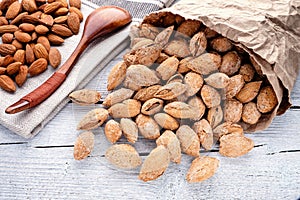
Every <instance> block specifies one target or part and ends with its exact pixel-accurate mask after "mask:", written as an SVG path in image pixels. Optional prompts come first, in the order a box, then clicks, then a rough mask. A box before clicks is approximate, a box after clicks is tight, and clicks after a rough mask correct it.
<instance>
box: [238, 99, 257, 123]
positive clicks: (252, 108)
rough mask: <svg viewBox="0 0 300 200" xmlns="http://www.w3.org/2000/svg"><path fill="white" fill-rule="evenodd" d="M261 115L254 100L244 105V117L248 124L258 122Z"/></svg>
mask: <svg viewBox="0 0 300 200" xmlns="http://www.w3.org/2000/svg"><path fill="white" fill-rule="evenodd" d="M260 117H261V113H260V112H259V110H258V109H257V106H256V104H255V103H254V102H249V103H247V104H245V105H244V107H243V112H242V119H243V121H244V122H246V123H248V124H256V123H257V122H258V120H259V118H260Z"/></svg>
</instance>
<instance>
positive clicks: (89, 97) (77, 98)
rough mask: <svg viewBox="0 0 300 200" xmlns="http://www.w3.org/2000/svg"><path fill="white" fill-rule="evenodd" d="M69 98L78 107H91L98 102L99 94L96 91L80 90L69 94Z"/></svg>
mask: <svg viewBox="0 0 300 200" xmlns="http://www.w3.org/2000/svg"><path fill="white" fill-rule="evenodd" d="M69 98H70V99H71V100H72V102H74V103H76V104H79V105H91V104H95V103H97V102H98V101H99V100H100V98H101V94H100V92H98V91H96V90H89V89H82V90H76V91H74V92H72V93H71V94H69Z"/></svg>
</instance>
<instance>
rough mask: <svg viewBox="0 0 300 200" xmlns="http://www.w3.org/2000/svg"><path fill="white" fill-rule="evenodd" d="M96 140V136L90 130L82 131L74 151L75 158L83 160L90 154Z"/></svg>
mask: <svg viewBox="0 0 300 200" xmlns="http://www.w3.org/2000/svg"><path fill="white" fill-rule="evenodd" d="M94 140H95V136H94V134H93V133H92V132H90V131H87V132H84V133H81V134H80V135H79V136H78V137H77V139H76V142H75V145H74V153H73V154H74V158H75V160H82V159H84V158H86V157H88V155H90V153H91V152H92V150H93V148H94V143H95V142H94Z"/></svg>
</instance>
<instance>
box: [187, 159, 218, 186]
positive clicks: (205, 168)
mask: <svg viewBox="0 0 300 200" xmlns="http://www.w3.org/2000/svg"><path fill="white" fill-rule="evenodd" d="M219 163H220V162H219V160H218V159H216V158H212V157H208V156H202V157H198V158H195V159H194V160H193V162H192V164H191V166H190V169H189V170H188V172H187V174H186V180H187V181H188V182H189V183H197V182H201V181H204V180H207V179H209V178H210V177H212V176H213V175H214V174H215V173H216V171H217V169H218V167H219Z"/></svg>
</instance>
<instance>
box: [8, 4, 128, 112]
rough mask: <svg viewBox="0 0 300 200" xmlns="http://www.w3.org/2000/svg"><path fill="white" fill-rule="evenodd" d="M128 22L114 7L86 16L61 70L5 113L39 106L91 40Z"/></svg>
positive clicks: (125, 15)
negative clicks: (70, 53) (76, 41)
mask: <svg viewBox="0 0 300 200" xmlns="http://www.w3.org/2000/svg"><path fill="white" fill-rule="evenodd" d="M130 22H131V16H130V14H129V12H128V11H126V10H124V9H123V8H119V7H116V6H103V7H100V8H97V9H96V10H95V11H93V12H92V13H91V14H90V15H89V16H88V18H87V20H86V23H85V26H84V31H83V35H82V37H81V39H80V42H79V44H78V45H77V47H76V48H75V50H74V52H73V53H72V55H71V56H70V57H69V58H68V60H67V61H66V62H65V63H64V64H63V65H62V66H61V68H60V69H59V70H58V71H57V72H55V73H54V74H53V75H52V76H51V77H50V78H48V79H47V80H46V81H45V82H44V83H43V84H42V85H40V86H39V87H38V88H36V89H35V90H33V91H32V92H30V93H29V94H27V95H26V96H24V97H22V98H21V99H20V100H19V101H17V102H16V103H14V104H12V105H10V106H9V107H7V108H6V110H5V112H6V113H7V114H14V113H18V112H21V111H23V110H27V109H30V108H32V107H35V106H37V105H39V104H40V103H41V102H43V101H44V100H45V99H47V98H48V97H49V96H51V95H52V94H53V93H54V92H55V91H56V89H57V88H59V87H60V86H61V84H62V83H63V82H64V81H65V79H66V78H67V75H68V74H69V73H70V71H71V70H72V68H73V66H74V65H75V63H76V61H77V59H78V57H79V56H80V55H81V54H82V52H83V51H84V50H85V49H86V47H87V46H88V44H89V43H90V42H91V41H92V40H94V39H96V38H97V37H100V36H104V35H106V34H109V33H111V32H113V31H115V30H116V29H118V28H121V27H123V26H125V25H127V24H128V23H130Z"/></svg>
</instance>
